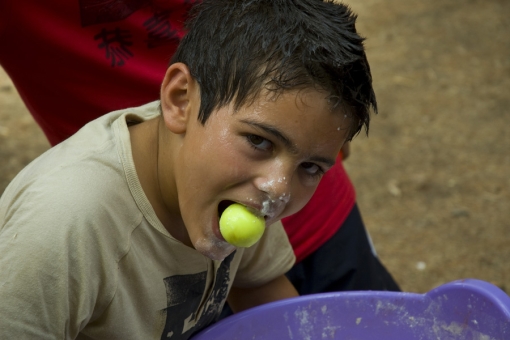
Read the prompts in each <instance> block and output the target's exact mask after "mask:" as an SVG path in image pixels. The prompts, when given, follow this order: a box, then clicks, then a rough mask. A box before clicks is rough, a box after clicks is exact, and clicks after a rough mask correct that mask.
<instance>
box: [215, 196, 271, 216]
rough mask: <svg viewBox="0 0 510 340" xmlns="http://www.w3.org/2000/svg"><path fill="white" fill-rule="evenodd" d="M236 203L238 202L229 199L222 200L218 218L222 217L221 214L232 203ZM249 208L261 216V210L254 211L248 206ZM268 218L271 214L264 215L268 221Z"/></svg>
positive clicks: (219, 205)
mask: <svg viewBox="0 0 510 340" xmlns="http://www.w3.org/2000/svg"><path fill="white" fill-rule="evenodd" d="M234 203H237V202H234V201H229V200H224V201H221V202H220V204H218V218H221V215H222V214H223V212H224V211H225V209H227V208H228V207H229V206H230V205H232V204H234ZM248 209H250V210H252V211H253V212H254V213H255V214H259V216H260V212H259V211H254V210H253V209H251V208H249V207H248ZM268 219H269V216H268V215H264V220H266V221H267V220H268Z"/></svg>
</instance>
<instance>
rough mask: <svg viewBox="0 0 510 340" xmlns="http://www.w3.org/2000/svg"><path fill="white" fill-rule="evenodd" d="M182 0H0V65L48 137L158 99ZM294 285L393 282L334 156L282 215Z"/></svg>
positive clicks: (335, 287) (315, 288)
mask: <svg viewBox="0 0 510 340" xmlns="http://www.w3.org/2000/svg"><path fill="white" fill-rule="evenodd" d="M193 2H194V1H191V0H119V1H103V0H74V1H73V0H71V1H64V0H49V1H44V2H41V1H36V0H19V1H2V2H0V46H2V48H1V49H0V64H1V65H2V67H3V68H4V69H5V70H6V72H7V74H8V75H9V76H10V77H11V79H12V81H13V83H14V84H15V86H16V88H17V90H18V92H19V94H20V96H21V98H22V99H23V101H24V102H25V104H26V106H27V108H28V110H29V111H30V113H31V114H32V116H33V117H34V119H35V120H36V122H37V123H38V124H39V126H40V127H41V128H42V130H43V131H44V133H45V135H46V137H47V138H48V140H49V141H50V143H51V144H52V145H56V144H58V143H60V142H61V141H63V140H65V139H66V138H68V137H69V136H71V135H72V134H74V133H75V132H76V131H77V130H79V129H80V128H81V127H82V126H84V125H85V124H87V123H88V122H89V121H91V120H93V119H95V118H97V117H99V116H101V115H103V114H105V113H108V112H111V111H114V110H117V109H122V108H126V107H133V106H139V105H142V104H144V103H147V102H150V101H153V100H156V99H158V97H159V91H160V84H161V80H162V79H163V76H164V74H165V71H166V69H167V65H168V62H169V60H170V58H171V56H172V55H173V53H174V51H175V49H176V47H177V45H178V44H179V41H180V39H181V38H182V37H183V35H184V34H185V31H184V23H185V20H186V17H187V13H188V11H189V9H190V8H191V6H192V5H193ZM283 224H284V227H285V230H286V232H287V234H288V236H289V240H290V243H291V245H292V247H293V249H294V252H295V255H296V258H297V262H296V265H295V266H294V268H293V269H292V270H291V271H290V272H289V273H288V274H287V275H288V277H289V278H290V280H291V281H292V283H293V284H294V285H295V286H296V288H297V290H298V291H299V293H300V294H311V293H319V292H328V291H342V290H394V291H398V290H400V289H399V287H398V285H397V283H396V282H395V280H394V279H393V278H392V276H391V275H390V273H389V272H388V271H387V270H386V269H385V267H384V266H383V265H382V264H381V262H380V261H379V259H378V258H377V256H376V254H375V252H374V250H373V247H372V245H371V242H370V239H369V236H368V234H367V233H366V230H365V227H364V225H363V221H362V218H361V216H360V213H359V210H358V208H357V205H356V196H355V190H354V187H353V185H352V183H351V181H350V180H349V178H348V176H347V173H346V171H345V169H344V167H343V165H342V157H341V155H339V157H338V159H337V163H336V165H335V166H334V167H333V168H332V169H331V170H330V171H328V172H327V173H326V174H325V175H324V177H323V179H322V180H321V183H320V184H319V187H318V188H317V190H316V192H315V194H314V196H313V197H312V199H311V200H310V202H309V203H308V205H307V206H305V208H304V209H302V210H301V211H300V212H299V213H297V214H295V215H293V216H290V217H288V218H286V219H284V220H283Z"/></svg>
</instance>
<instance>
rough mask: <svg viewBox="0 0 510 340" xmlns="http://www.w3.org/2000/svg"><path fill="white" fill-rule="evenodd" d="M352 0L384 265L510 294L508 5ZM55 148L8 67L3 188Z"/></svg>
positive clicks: (359, 157)
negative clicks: (366, 70) (371, 109)
mask: <svg viewBox="0 0 510 340" xmlns="http://www.w3.org/2000/svg"><path fill="white" fill-rule="evenodd" d="M350 4H351V7H352V8H353V10H354V11H355V12H357V13H358V14H359V19H358V29H359V31H360V32H361V34H362V35H364V36H365V37H367V41H366V46H367V49H368V52H367V53H368V57H369V61H370V63H371V66H372V72H373V76H374V86H375V89H376V94H377V96H378V102H379V108H380V110H379V114H378V115H377V116H374V117H373V121H372V126H371V129H370V134H369V137H368V138H366V137H365V136H364V135H360V136H358V137H357V138H356V139H355V140H354V142H353V145H352V154H351V157H350V158H349V159H348V160H347V162H346V167H347V170H348V172H349V174H350V176H351V178H352V180H353V182H354V183H355V186H356V188H357V193H358V203H359V205H360V208H361V210H362V214H363V216H364V220H365V223H366V225H367V228H368V229H369V231H370V234H371V235H372V238H373V240H374V243H375V245H376V248H377V250H378V253H379V255H380V257H381V259H382V261H383V262H384V263H385V265H386V266H387V267H388V269H389V270H390V271H391V272H392V274H393V275H394V277H395V278H396V280H397V281H398V282H399V283H400V285H401V286H402V288H403V289H404V290H405V291H411V292H426V291H428V290H430V289H432V288H433V287H436V286H438V285H440V284H443V283H446V282H449V281H453V280H456V279H462V278H478V279H481V280H485V281H488V282H492V283H494V284H496V285H498V286H499V287H501V288H502V289H504V290H506V291H507V293H508V292H510V264H509V261H510V189H509V188H510V134H509V133H507V129H508V123H510V109H509V107H510V15H508V14H509V13H510V2H509V1H507V0H431V1H418V0H352V1H351V2H350ZM48 147H49V145H48V142H47V141H46V139H45V138H44V136H43V134H42V133H41V131H40V130H39V128H38V127H37V125H36V124H35V123H34V121H33V119H32V118H31V116H30V115H29V114H28V112H27V110H26V108H25V107H24V105H23V103H22V102H21V100H20V99H19V96H18V94H17V92H16V90H15V89H14V87H13V85H12V83H11V82H10V80H9V78H8V77H7V75H6V74H5V73H4V72H3V71H2V70H0V193H2V192H3V190H4V188H5V186H6V185H7V184H8V182H9V181H10V180H11V179H12V178H13V177H14V176H15V175H16V173H17V172H18V171H19V170H20V169H21V168H22V167H23V166H24V165H26V164H27V163H28V162H30V161H31V160H32V159H33V158H34V157H36V156H37V155H39V154H41V153H42V152H43V151H44V150H46V149H47V148H48Z"/></svg>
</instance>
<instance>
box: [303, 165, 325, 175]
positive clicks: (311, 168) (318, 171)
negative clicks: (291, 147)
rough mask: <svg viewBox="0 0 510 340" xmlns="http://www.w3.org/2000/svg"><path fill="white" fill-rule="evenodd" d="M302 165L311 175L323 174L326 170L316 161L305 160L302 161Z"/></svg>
mask: <svg viewBox="0 0 510 340" xmlns="http://www.w3.org/2000/svg"><path fill="white" fill-rule="evenodd" d="M301 167H302V168H303V169H304V170H305V171H306V173H307V174H308V175H309V176H322V174H323V173H324V170H322V168H321V167H320V166H318V165H317V164H315V163H310V162H305V163H301Z"/></svg>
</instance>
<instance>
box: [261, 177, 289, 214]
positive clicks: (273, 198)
mask: <svg viewBox="0 0 510 340" xmlns="http://www.w3.org/2000/svg"><path fill="white" fill-rule="evenodd" d="M276 183H278V184H281V183H284V184H285V185H287V179H286V177H285V176H283V177H279V178H278V179H276V180H274V179H272V180H270V181H267V182H265V183H262V184H261V185H260V188H259V189H260V190H261V191H264V192H265V193H266V195H267V197H266V198H265V199H264V200H263V201H262V210H261V213H262V214H263V215H264V216H267V217H268V218H273V217H275V216H276V215H277V214H278V213H279V212H280V211H282V210H283V208H284V206H285V205H286V204H287V203H288V202H289V200H290V193H286V192H283V193H281V194H280V195H279V196H277V191H278V190H277V187H276V185H275V184H276Z"/></svg>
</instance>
